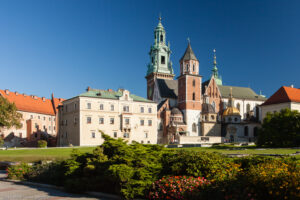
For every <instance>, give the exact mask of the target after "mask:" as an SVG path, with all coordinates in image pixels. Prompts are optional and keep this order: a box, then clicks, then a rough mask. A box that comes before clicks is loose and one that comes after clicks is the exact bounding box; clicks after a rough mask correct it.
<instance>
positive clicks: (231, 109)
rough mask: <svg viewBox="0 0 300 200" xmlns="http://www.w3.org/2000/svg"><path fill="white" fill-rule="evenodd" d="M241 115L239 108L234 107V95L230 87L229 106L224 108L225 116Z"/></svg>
mask: <svg viewBox="0 0 300 200" xmlns="http://www.w3.org/2000/svg"><path fill="white" fill-rule="evenodd" d="M231 115H235V116H236V115H239V116H240V115H241V114H240V111H239V109H237V108H236V107H234V98H233V96H232V88H230V96H229V100H228V107H227V108H226V109H225V110H224V112H223V116H231Z"/></svg>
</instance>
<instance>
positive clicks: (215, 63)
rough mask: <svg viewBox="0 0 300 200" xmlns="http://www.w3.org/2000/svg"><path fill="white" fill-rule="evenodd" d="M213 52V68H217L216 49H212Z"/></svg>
mask: <svg viewBox="0 0 300 200" xmlns="http://www.w3.org/2000/svg"><path fill="white" fill-rule="evenodd" d="M213 52H214V66H217V56H216V49H214V50H213Z"/></svg>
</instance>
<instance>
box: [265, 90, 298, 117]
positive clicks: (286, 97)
mask: <svg viewBox="0 0 300 200" xmlns="http://www.w3.org/2000/svg"><path fill="white" fill-rule="evenodd" d="M284 108H289V109H291V110H298V111H299V112H300V89H298V88H293V87H286V86H283V87H281V88H279V90H277V91H276V92H275V93H274V94H273V95H272V96H271V97H270V98H269V99H268V100H267V101H266V102H265V103H263V104H262V105H261V110H262V119H263V118H265V116H266V114H267V113H268V112H271V113H274V112H280V110H282V109H284Z"/></svg>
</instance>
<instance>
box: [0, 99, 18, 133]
mask: <svg viewBox="0 0 300 200" xmlns="http://www.w3.org/2000/svg"><path fill="white" fill-rule="evenodd" d="M21 119H22V114H21V113H18V112H17V107H16V105H15V104H14V103H10V102H9V101H8V100H7V99H6V98H4V97H2V96H0V128H3V127H5V128H11V127H13V126H15V127H16V128H21V126H22V124H21Z"/></svg>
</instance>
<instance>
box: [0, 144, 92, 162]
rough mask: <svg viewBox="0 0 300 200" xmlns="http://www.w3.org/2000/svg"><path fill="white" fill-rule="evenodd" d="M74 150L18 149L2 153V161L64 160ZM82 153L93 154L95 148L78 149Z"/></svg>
mask: <svg viewBox="0 0 300 200" xmlns="http://www.w3.org/2000/svg"><path fill="white" fill-rule="evenodd" d="M73 149H74V148H48V149H21V150H19V149H16V150H13V149H11V150H2V151H0V161H21V162H22V161H24V162H34V161H39V160H63V159H67V158H69V157H70V154H71V152H72V150H73ZM76 149H78V150H80V152H92V151H93V149H95V147H80V148H76Z"/></svg>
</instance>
